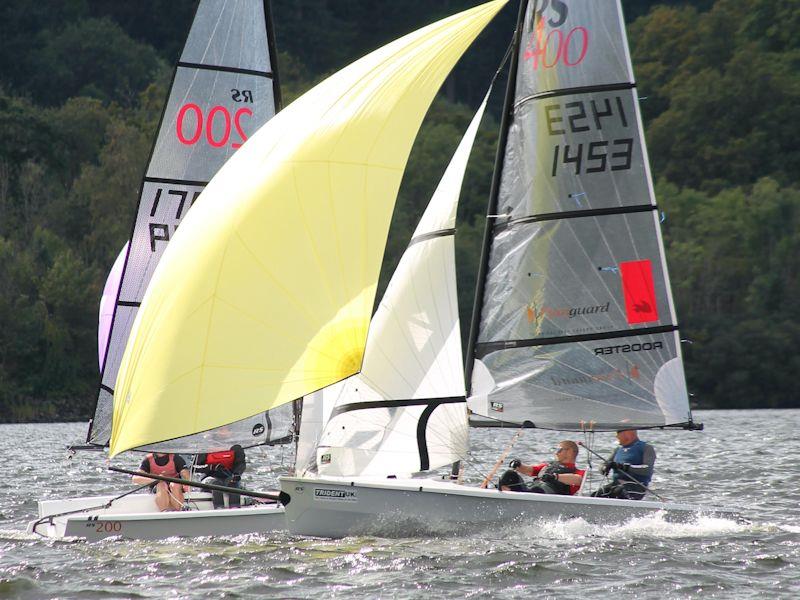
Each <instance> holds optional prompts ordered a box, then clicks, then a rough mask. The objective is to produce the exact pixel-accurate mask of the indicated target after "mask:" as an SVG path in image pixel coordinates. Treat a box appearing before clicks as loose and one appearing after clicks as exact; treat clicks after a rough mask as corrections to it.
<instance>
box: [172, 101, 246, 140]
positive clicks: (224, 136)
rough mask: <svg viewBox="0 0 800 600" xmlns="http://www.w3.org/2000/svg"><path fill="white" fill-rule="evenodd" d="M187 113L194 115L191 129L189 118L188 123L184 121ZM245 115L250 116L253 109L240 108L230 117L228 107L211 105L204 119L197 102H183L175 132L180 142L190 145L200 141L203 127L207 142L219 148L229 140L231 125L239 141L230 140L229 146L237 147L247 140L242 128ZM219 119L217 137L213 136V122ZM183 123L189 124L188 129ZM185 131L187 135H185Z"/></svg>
mask: <svg viewBox="0 0 800 600" xmlns="http://www.w3.org/2000/svg"><path fill="white" fill-rule="evenodd" d="M189 113H192V114H193V115H194V119H193V120H194V130H191V120H190V121H189V123H186V120H187V119H186V116H187V115H188V114H189ZM245 115H247V116H248V117H252V116H253V111H252V110H250V109H249V108H240V109H238V110H237V111H236V112H235V113H234V114H233V118H231V113H230V112H228V109H227V108H225V107H224V106H212V107H211V110H209V111H208V115H206V117H205V119H204V118H203V109H202V108H200V107H199V106H198V105H197V104H194V103H190V104H184V105H183V106H182V107H181V109H180V110H179V111H178V120H177V122H176V123H175V133H176V134H177V136H178V140H179V141H180V143H181V144H184V145H186V146H192V145H194V144H196V143H197V142H198V141H200V138H201V137H202V135H203V129H205V137H206V141H207V142H208V144H209V145H210V146H212V147H214V148H221V147H222V146H225V145H226V144H227V143H228V142H229V141H230V139H231V128H232V127H233V128H235V129H236V133H237V134H238V135H239V140H240V141H238V142H232V143H231V148H239V147H240V146H241V145H242V144H243V143H244V142H246V141H247V135H246V134H245V132H244V130H243V129H242V117H243V116H245ZM220 119H221V120H222V133H221V135H220V136H219V137H214V123H215V122H218V121H219V120H220ZM185 124H186V125H188V126H189V130H190V131H188V132H187V131H186V127H184V125H185ZM187 133H188V134H189V135H187Z"/></svg>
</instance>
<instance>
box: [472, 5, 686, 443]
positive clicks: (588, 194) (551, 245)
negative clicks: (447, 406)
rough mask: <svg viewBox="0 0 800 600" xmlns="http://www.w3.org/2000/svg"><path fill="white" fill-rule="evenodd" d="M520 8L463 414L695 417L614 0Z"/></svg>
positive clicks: (633, 422) (680, 421)
mask: <svg viewBox="0 0 800 600" xmlns="http://www.w3.org/2000/svg"><path fill="white" fill-rule="evenodd" d="M521 10H523V11H524V12H521V14H522V15H523V21H522V27H521V33H522V35H521V41H520V42H518V48H519V50H518V52H517V57H516V61H517V62H516V64H515V67H514V68H512V81H511V83H510V86H509V91H510V93H511V94H512V95H510V96H509V97H508V98H507V108H508V113H507V115H506V123H507V130H506V131H505V135H503V136H502V137H501V141H502V142H504V143H503V145H502V147H501V148H500V150H499V152H500V155H499V158H498V172H497V173H496V175H495V176H496V177H498V176H499V180H498V182H497V184H496V185H495V186H494V187H495V190H496V192H495V194H494V195H493V198H492V202H491V203H490V209H489V219H488V223H487V236H486V238H485V263H484V265H483V275H484V277H483V278H482V280H481V282H480V283H479V286H481V287H480V288H479V293H478V297H477V298H476V309H475V315H474V318H473V333H472V338H471V340H470V342H471V343H470V349H469V352H470V354H468V363H469V364H468V374H469V379H468V381H469V382H470V385H471V389H470V398H469V406H470V409H471V410H472V411H473V413H474V414H476V415H478V416H480V417H488V418H489V419H492V420H496V421H501V422H508V423H515V424H528V425H534V426H536V427H541V428H550V429H562V430H580V429H584V428H586V429H594V430H616V429H621V428H642V427H658V426H665V425H677V426H681V425H682V426H691V425H692V417H691V413H690V410H689V402H688V394H687V391H686V383H685V378H684V372H683V364H682V360H681V351H680V339H679V335H678V327H677V319H676V316H675V309H674V305H673V301H672V295H671V292H670V287H669V278H668V274H667V267H666V262H665V258H664V246H663V242H662V239H661V232H660V226H659V216H658V211H657V206H656V203H655V196H654V193H653V186H652V180H651V175H650V169H649V164H648V158H647V150H646V147H645V142H644V137H643V134H642V125H641V117H640V113H639V100H638V96H637V92H636V84H635V80H634V78H633V70H632V67H631V61H630V53H629V50H628V46H627V40H626V35H625V28H624V22H623V19H622V10H621V6H620V3H619V1H613V0H604V1H602V2H596V1H589V0H571V1H562V0H553V1H550V2H547V1H545V2H528V3H527V7H525V8H524V9H521ZM476 326H477V327H476ZM470 360H471V362H470Z"/></svg>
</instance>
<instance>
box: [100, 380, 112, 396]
mask: <svg viewBox="0 0 800 600" xmlns="http://www.w3.org/2000/svg"><path fill="white" fill-rule="evenodd" d="M100 389H101V390H105V391H107V392H108V393H109V394H111V395H112V396H113V395H114V390H113V389H111V388H110V387H108V386H107V385H104V384H102V383H101V384H100Z"/></svg>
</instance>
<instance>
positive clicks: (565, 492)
mask: <svg viewBox="0 0 800 600" xmlns="http://www.w3.org/2000/svg"><path fill="white" fill-rule="evenodd" d="M543 473H552V474H553V475H561V474H562V473H576V474H578V475H580V476H583V474H584V471H582V470H580V469H578V468H576V467H575V464H574V463H568V464H562V463H560V462H558V461H557V460H554V461H553V462H551V463H548V464H547V465H546V466H544V467H542V468H541V469H540V470H539V473H538V474H539V475H540V476H541V475H542V474H543ZM537 485H543V486H548V487H550V488H551V489H552V490H553V491H554V492H555V493H556V494H561V495H562V496H572V495H573V494H575V493H576V492H577V491H578V490H579V489H580V487H581V486H580V485H569V484H568V483H562V482H560V481H548V482H547V483H539V484H537Z"/></svg>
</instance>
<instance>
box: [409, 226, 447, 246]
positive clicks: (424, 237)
mask: <svg viewBox="0 0 800 600" xmlns="http://www.w3.org/2000/svg"><path fill="white" fill-rule="evenodd" d="M455 234H456V230H455V229H440V230H439V231H431V232H430V233H423V234H422V235H418V236H417V237H415V238H411V241H410V242H409V243H408V245H409V247H411V246H413V245H414V244H419V243H420V242H426V241H428V240H433V239H436V238H439V237H447V236H449V235H455Z"/></svg>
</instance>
